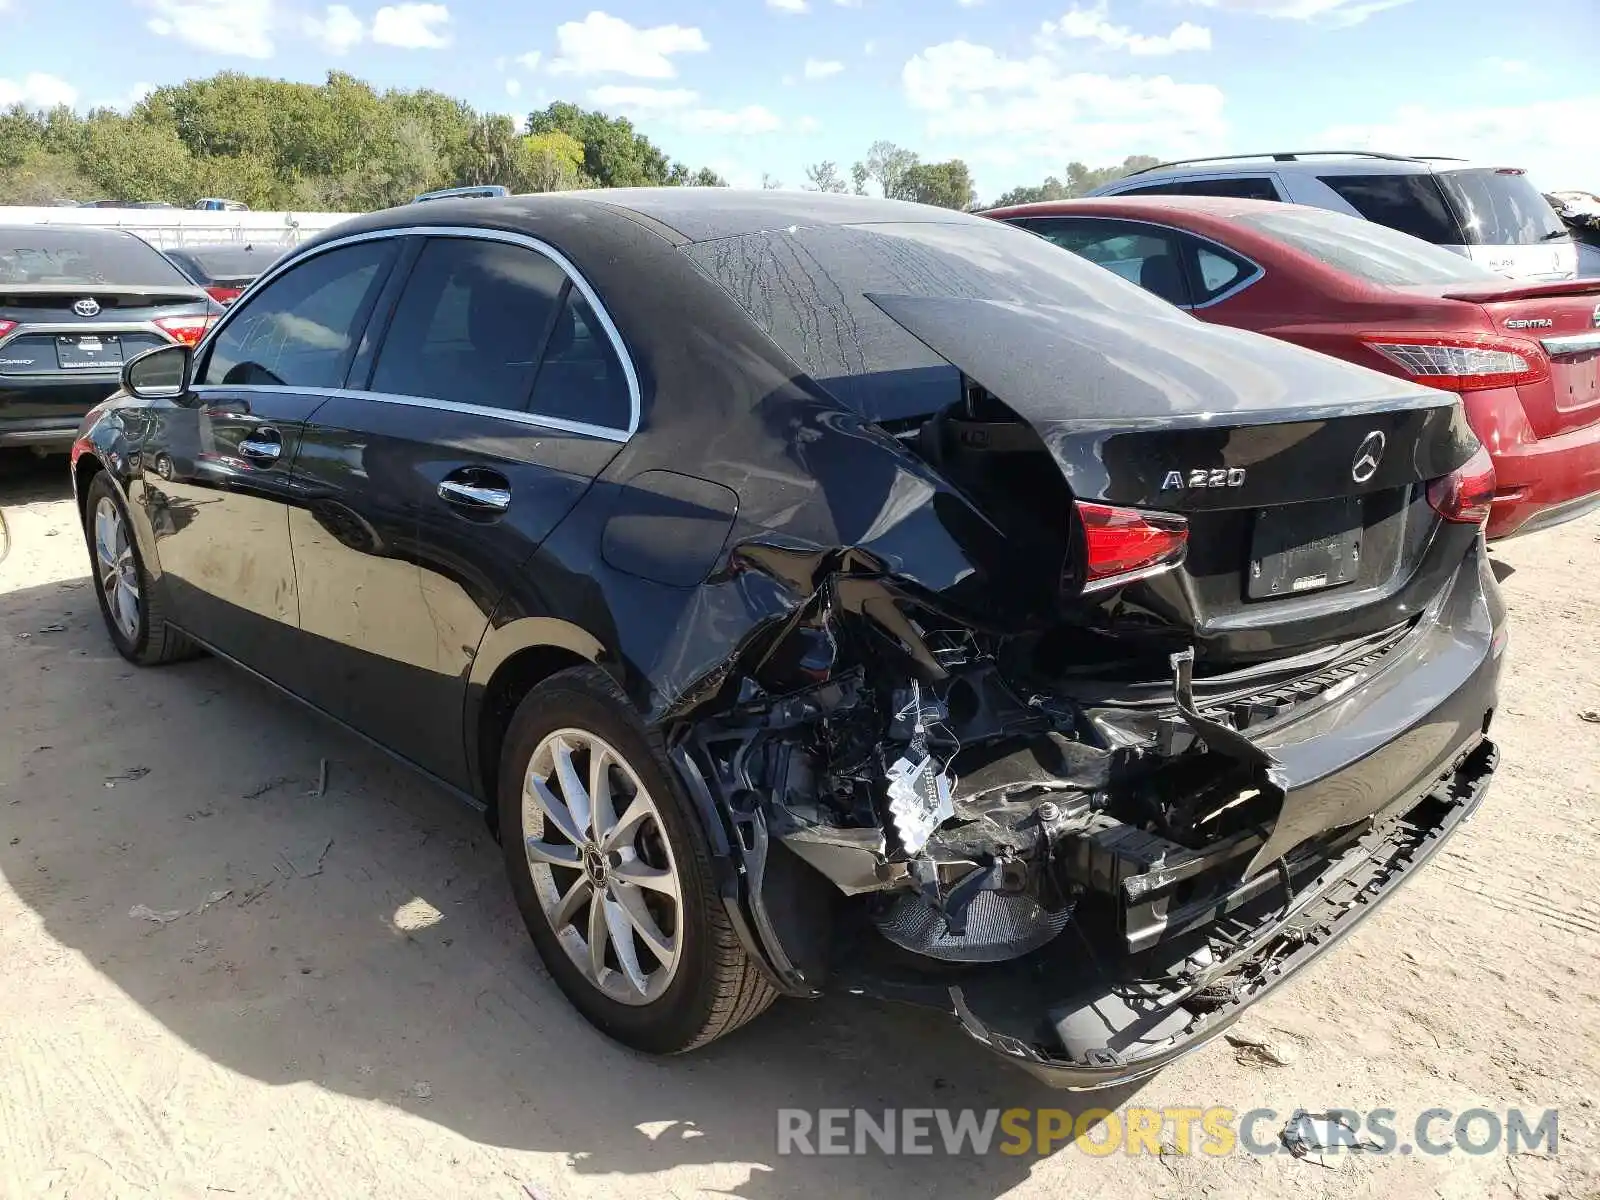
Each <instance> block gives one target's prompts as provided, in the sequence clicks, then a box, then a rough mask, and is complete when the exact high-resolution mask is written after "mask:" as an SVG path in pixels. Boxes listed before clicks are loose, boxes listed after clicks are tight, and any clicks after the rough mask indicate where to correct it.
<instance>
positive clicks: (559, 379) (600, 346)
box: [528, 287, 633, 429]
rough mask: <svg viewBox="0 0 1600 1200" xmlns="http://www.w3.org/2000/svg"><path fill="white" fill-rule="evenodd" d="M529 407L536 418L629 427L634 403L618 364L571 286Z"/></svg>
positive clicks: (589, 310) (597, 323) (592, 313)
mask: <svg viewBox="0 0 1600 1200" xmlns="http://www.w3.org/2000/svg"><path fill="white" fill-rule="evenodd" d="M528 408H529V410H530V411H531V412H533V413H535V414H536V415H538V416H541V417H559V418H561V419H562V420H564V421H581V422H583V423H584V424H586V425H599V426H602V427H604V428H606V429H627V428H628V426H629V425H631V424H632V415H633V399H632V393H631V392H630V391H629V390H628V377H627V375H626V373H625V372H624V371H623V369H622V362H621V360H620V359H618V357H617V352H616V348H615V347H614V346H612V344H611V339H610V337H608V336H607V335H606V330H605V327H604V326H603V325H601V324H600V319H599V318H598V317H597V316H596V315H595V311H594V309H593V308H592V307H591V306H590V304H589V301H588V300H587V299H586V298H585V297H584V294H583V293H582V292H581V291H579V290H578V289H577V288H575V287H574V288H570V289H568V291H567V301H566V304H565V305H564V306H563V307H562V311H561V315H560V316H559V317H557V318H556V323H555V328H554V329H553V330H552V331H551V333H550V344H549V347H548V348H547V349H546V351H545V355H544V362H543V363H542V364H541V365H540V367H539V376H538V381H537V382H536V383H535V384H534V386H533V400H532V401H531V402H530V403H529V405H528Z"/></svg>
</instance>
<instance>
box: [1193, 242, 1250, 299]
mask: <svg viewBox="0 0 1600 1200" xmlns="http://www.w3.org/2000/svg"><path fill="white" fill-rule="evenodd" d="M1194 265H1195V273H1196V274H1197V275H1199V277H1200V278H1199V280H1198V283H1197V290H1198V291H1199V293H1200V302H1201V303H1204V302H1205V301H1207V300H1214V299H1216V298H1217V297H1218V296H1220V295H1221V294H1222V293H1223V292H1225V291H1227V290H1228V289H1229V288H1231V287H1232V286H1233V285H1234V284H1236V283H1238V282H1239V281H1240V280H1241V279H1243V278H1244V277H1245V276H1246V275H1248V274H1250V272H1251V271H1252V270H1254V268H1253V267H1252V266H1251V265H1250V264H1249V263H1247V262H1244V261H1243V260H1242V259H1237V258H1234V257H1233V256H1232V255H1231V254H1225V253H1223V252H1222V251H1220V250H1214V249H1212V248H1211V247H1210V246H1206V245H1200V244H1196V245H1195V247H1194Z"/></svg>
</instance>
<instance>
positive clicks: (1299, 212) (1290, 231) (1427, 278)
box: [1233, 207, 1506, 284]
mask: <svg viewBox="0 0 1600 1200" xmlns="http://www.w3.org/2000/svg"><path fill="white" fill-rule="evenodd" d="M1233 219H1234V220H1235V221H1238V222H1239V223H1240V224H1241V225H1248V226H1250V227H1251V228H1253V229H1257V230H1260V231H1261V232H1262V233H1265V234H1267V235H1268V236H1269V237H1274V238H1277V239H1278V240H1279V241H1281V242H1285V243H1287V244H1288V245H1290V246H1293V247H1294V248H1295V249H1297V250H1303V251H1304V252H1305V253H1307V254H1309V255H1311V257H1313V258H1316V259H1320V260H1321V261H1322V262H1325V263H1327V264H1328V265H1329V266H1330V267H1337V268H1338V269H1339V270H1341V271H1348V272H1349V273H1350V274H1352V275H1355V276H1358V277H1359V278H1361V279H1366V280H1369V281H1371V282H1372V283H1381V284H1408V283H1485V282H1490V283H1504V282H1505V281H1506V280H1505V276H1504V275H1499V274H1496V273H1495V272H1494V271H1491V270H1489V268H1488V267H1484V266H1479V265H1478V264H1477V263H1475V262H1473V261H1472V260H1471V259H1470V258H1466V257H1464V256H1463V255H1460V254H1455V253H1452V252H1451V251H1449V250H1443V249H1440V248H1439V247H1437V246H1429V245H1427V244H1426V243H1425V242H1421V241H1418V240H1417V239H1416V238H1414V237H1409V236H1407V235H1406V234H1403V233H1400V232H1398V231H1397V230H1393V229H1389V228H1387V227H1385V226H1383V225H1379V224H1376V223H1375V222H1372V221H1362V220H1359V219H1358V218H1356V217H1347V216H1345V215H1344V214H1343V213H1335V212H1327V211H1325V210H1323V209H1319V208H1300V207H1284V208H1281V209H1272V210H1269V211H1266V212H1255V211H1252V212H1247V213H1236V214H1234V217H1233Z"/></svg>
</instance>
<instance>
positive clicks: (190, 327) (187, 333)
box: [156, 317, 216, 346]
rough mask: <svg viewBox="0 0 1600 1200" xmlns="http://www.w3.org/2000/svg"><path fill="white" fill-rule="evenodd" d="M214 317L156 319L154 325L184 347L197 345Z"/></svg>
mask: <svg viewBox="0 0 1600 1200" xmlns="http://www.w3.org/2000/svg"><path fill="white" fill-rule="evenodd" d="M215 320H216V318H215V317H157V318H156V324H157V325H159V326H160V327H161V328H162V329H164V330H166V331H167V333H168V334H169V335H170V336H171V337H172V339H173V340H174V341H178V342H182V343H183V344H184V345H185V346H195V345H199V343H200V339H201V338H203V337H205V335H206V330H208V329H210V328H211V323H212V322H213V321H215Z"/></svg>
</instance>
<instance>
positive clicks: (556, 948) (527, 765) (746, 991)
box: [499, 667, 777, 1054]
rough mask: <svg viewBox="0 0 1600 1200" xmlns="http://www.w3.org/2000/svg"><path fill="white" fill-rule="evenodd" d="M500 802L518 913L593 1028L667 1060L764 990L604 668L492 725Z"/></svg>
mask: <svg viewBox="0 0 1600 1200" xmlns="http://www.w3.org/2000/svg"><path fill="white" fill-rule="evenodd" d="M597 764H598V765H597ZM596 797H599V800H598V802H597V801H596ZM499 805H500V833H501V842H502V845H503V848H504V852H505V860H506V872H507V874H508V876H509V878H510V881H511V890H512V893H513V895H514V896H515V898H516V901H517V907H518V908H519V909H520V910H521V912H522V919H523V922H524V923H525V924H526V925H527V927H528V933H529V935H530V936H531V937H532V938H533V943H534V946H535V947H536V948H537V949H538V951H539V956H540V957H541V958H542V959H543V960H544V964H545V966H546V967H547V968H548V969H549V971H550V974H551V977H552V978H554V979H555V981H556V984H557V985H558V986H559V987H560V988H561V990H562V991H563V992H564V993H565V994H566V996H567V999H568V1000H570V1001H571V1002H572V1004H573V1006H574V1007H576V1008H577V1009H578V1011H579V1012H581V1013H582V1014H583V1015H584V1017H586V1018H587V1019H588V1020H589V1022H590V1023H591V1024H593V1025H594V1026H595V1027H596V1028H597V1029H599V1030H600V1031H601V1032H603V1033H605V1034H607V1035H609V1036H610V1037H613V1038H615V1039H616V1040H617V1041H619V1042H622V1043H623V1044H625V1045H628V1046H631V1047H633V1048H634V1049H636V1050H643V1051H645V1052H647V1053H651V1054H677V1053H681V1052H683V1051H686V1050H693V1049H695V1048H696V1047H698V1046H703V1045H705V1044H706V1043H707V1042H710V1041H714V1040H715V1039H716V1038H719V1037H721V1036H722V1035H723V1034H725V1033H729V1032H731V1031H732V1030H734V1029H737V1028H738V1027H739V1026H740V1025H743V1024H744V1023H745V1022H746V1021H749V1020H751V1019H752V1018H754V1017H756V1016H758V1015H759V1014H760V1013H761V1012H763V1011H764V1010H765V1009H766V1008H767V1006H768V1005H769V1004H771V1003H772V1001H773V1000H774V999H776V997H777V992H776V991H774V990H773V988H772V987H771V986H770V985H769V984H768V983H767V981H766V979H765V978H764V977H763V976H762V974H761V973H760V971H759V969H758V968H757V966H756V964H755V963H754V962H753V961H751V959H750V957H749V956H748V955H747V954H746V953H745V950H744V947H743V946H742V945H740V943H739V940H738V938H737V937H736V936H735V934H734V932H733V927H732V926H731V925H730V924H729V922H728V917H727V914H726V912H725V911H724V910H723V907H722V901H721V899H720V898H719V897H718V895H717V892H716V887H715V885H714V883H713V880H712V874H711V856H710V850H709V847H708V845H707V842H706V835H705V832H704V830H703V829H702V828H701V825H700V818H699V816H698V814H697V813H696V812H695V810H694V807H693V805H692V804H691V803H690V802H689V800H688V798H687V797H686V796H685V795H684V792H683V789H682V785H681V784H680V783H679V780H678V777H677V773H676V771H675V770H674V768H673V767H672V765H671V763H670V762H669V761H668V760H667V758H666V755H665V754H664V753H663V751H662V749H661V745H660V742H659V739H658V738H656V737H655V736H654V735H653V734H652V733H651V732H650V731H649V730H647V729H646V728H645V726H644V724H643V723H642V722H641V721H640V720H639V718H638V717H637V715H636V714H635V712H634V709H633V707H632V705H630V704H629V702H628V700H627V697H626V696H624V695H623V693H622V691H621V689H619V688H618V687H617V685H616V684H615V682H613V681H612V679H611V677H610V676H609V675H607V674H606V673H605V672H604V671H602V670H600V669H599V668H596V667H574V668H571V669H569V670H565V671H561V672H558V673H557V674H555V675H552V676H551V677H550V678H549V679H547V680H545V681H544V682H543V683H541V684H540V685H539V686H537V687H535V688H534V689H533V690H532V691H531V692H529V693H528V695H527V697H526V698H524V700H523V701H522V703H521V704H520V705H519V706H518V707H517V711H516V713H515V714H514V715H513V716H512V718H511V725H510V728H509V729H508V730H507V732H506V739H505V747H504V750H503V752H502V754H501V762H500V792H499ZM530 847H532V848H531V849H530ZM639 880H643V881H645V882H644V883H643V884H642V885H641V884H639V883H637V882H635V881H639ZM596 942H598V943H599V944H600V946H601V947H602V949H601V950H600V951H599V953H598V954H597V953H596V952H595V950H594V946H595V943H596Z"/></svg>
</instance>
